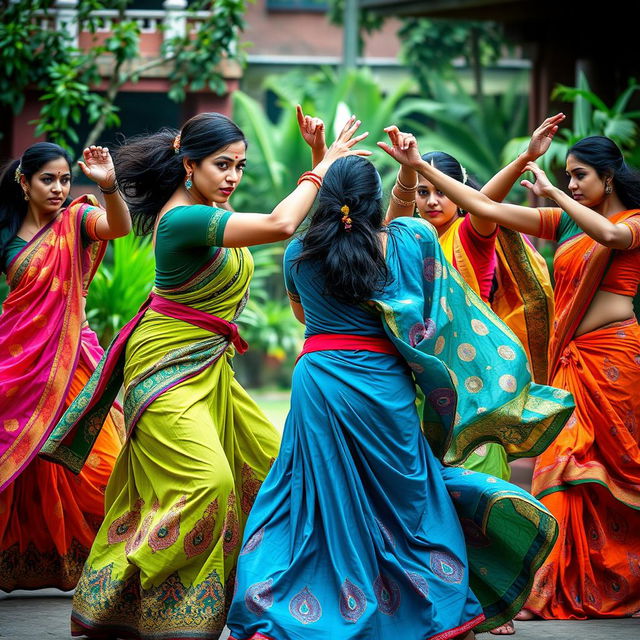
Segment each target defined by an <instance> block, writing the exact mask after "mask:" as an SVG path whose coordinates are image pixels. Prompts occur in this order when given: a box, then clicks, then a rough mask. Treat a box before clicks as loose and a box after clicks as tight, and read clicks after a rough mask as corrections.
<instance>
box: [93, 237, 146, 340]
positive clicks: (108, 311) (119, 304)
mask: <svg viewBox="0 0 640 640" xmlns="http://www.w3.org/2000/svg"><path fill="white" fill-rule="evenodd" d="M154 277H155V260H154V256H153V247H152V245H151V242H150V240H149V238H140V237H139V236H135V235H133V234H132V233H130V234H129V235H127V236H124V237H123V238H118V239H116V240H112V241H111V243H110V247H109V254H108V255H107V256H106V257H105V259H104V260H103V262H102V264H101V265H100V268H99V269H98V272H97V273H96V275H95V277H94V278H93V282H92V283H91V286H90V287H89V295H88V296H87V319H88V320H89V323H90V324H91V328H92V329H93V330H94V331H95V332H96V333H97V334H98V338H99V339H100V343H101V344H102V345H103V346H105V347H106V346H107V345H108V344H109V342H111V340H112V338H113V336H114V335H115V334H116V333H117V332H118V331H119V330H120V328H121V327H122V326H123V325H124V324H125V323H126V322H128V321H129V320H131V318H133V316H135V314H136V313H137V311H138V309H139V307H140V305H141V304H142V303H143V302H144V301H145V299H146V298H147V296H148V295H149V291H150V290H151V287H152V285H153V280H154Z"/></svg>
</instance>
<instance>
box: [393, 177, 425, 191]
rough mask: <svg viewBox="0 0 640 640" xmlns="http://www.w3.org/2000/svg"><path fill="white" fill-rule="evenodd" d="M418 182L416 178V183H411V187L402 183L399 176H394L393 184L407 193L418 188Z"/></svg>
mask: <svg viewBox="0 0 640 640" xmlns="http://www.w3.org/2000/svg"><path fill="white" fill-rule="evenodd" d="M418 184H419V181H417V180H416V183H415V184H414V185H413V187H407V185H406V184H403V183H402V181H401V180H400V177H399V176H396V184H395V186H396V187H398V189H400V191H406V192H407V193H409V192H411V191H415V190H416V189H417V188H418Z"/></svg>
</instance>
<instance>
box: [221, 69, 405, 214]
mask: <svg viewBox="0 0 640 640" xmlns="http://www.w3.org/2000/svg"><path fill="white" fill-rule="evenodd" d="M265 87H266V88H267V89H270V90H271V91H273V92H274V93H275V94H276V95H277V97H278V101H279V105H280V106H281V108H282V111H281V113H280V115H279V117H278V119H277V121H276V122H275V123H272V122H271V121H270V120H269V118H268V117H267V115H266V114H265V112H264V109H263V108H262V106H261V105H260V104H259V103H258V102H256V101H255V100H253V99H252V98H250V97H249V96H247V95H246V94H244V93H242V92H241V91H236V92H234V94H233V117H234V120H235V121H236V122H237V123H238V125H239V126H240V127H241V128H242V129H243V131H244V132H245V134H246V136H247V138H248V140H249V163H248V167H247V171H246V174H245V177H244V179H243V181H242V183H241V185H240V188H239V189H238V192H237V193H236V195H234V201H233V204H234V207H235V208H236V209H238V210H239V211H255V210H259V211H269V210H271V209H272V208H273V207H274V206H275V205H276V204H277V203H278V202H279V201H280V200H282V199H283V198H284V197H285V196H286V195H288V194H289V193H290V192H291V191H292V190H293V189H294V187H295V184H296V181H297V179H298V178H299V177H300V174H301V173H302V172H303V171H306V170H307V169H309V168H310V163H311V152H310V150H309V147H308V146H307V145H306V144H305V142H304V140H302V137H301V136H300V133H299V130H298V124H297V121H296V114H295V105H296V104H298V103H300V104H302V107H303V109H304V110H305V112H307V113H310V114H312V115H314V116H317V117H320V118H322V119H323V120H324V121H325V124H326V131H327V133H326V135H327V144H330V143H331V141H332V139H333V137H334V133H336V131H335V129H336V127H341V126H342V125H343V124H344V122H345V121H346V119H347V117H348V116H349V115H350V114H351V113H355V114H357V115H358V118H360V120H362V126H361V127H360V130H361V131H370V132H371V135H370V137H369V138H368V139H367V140H366V141H365V142H364V143H362V144H361V146H362V147H364V148H368V149H371V150H372V151H374V152H375V163H376V166H377V167H378V169H379V170H380V171H381V172H382V173H383V175H386V176H387V178H386V182H387V183H389V182H390V180H391V179H392V177H391V176H392V173H393V172H395V171H396V168H397V165H396V163H395V162H394V161H393V160H392V159H391V158H389V157H388V156H387V155H386V154H385V153H384V152H382V151H379V149H378V147H377V146H376V144H375V143H376V141H377V140H380V139H382V135H383V131H382V130H383V128H384V127H386V126H388V125H389V124H392V123H393V122H397V118H396V116H397V114H398V108H399V105H400V102H401V100H402V99H403V98H404V96H405V95H406V93H407V92H408V90H409V88H410V82H409V81H407V82H406V83H401V84H400V86H399V87H398V88H397V89H396V90H395V91H394V92H392V93H390V94H389V95H385V93H384V92H383V90H382V88H381V87H380V86H379V84H378V83H377V81H376V80H375V79H374V77H373V76H372V74H371V72H370V71H369V70H368V69H360V70H357V71H349V72H347V73H336V72H335V71H333V70H331V69H324V70H323V71H321V72H319V73H317V74H314V75H313V76H304V75H303V74H302V72H293V73H291V74H286V75H284V76H277V77H275V76H274V77H271V78H268V79H267V80H266V82H265Z"/></svg>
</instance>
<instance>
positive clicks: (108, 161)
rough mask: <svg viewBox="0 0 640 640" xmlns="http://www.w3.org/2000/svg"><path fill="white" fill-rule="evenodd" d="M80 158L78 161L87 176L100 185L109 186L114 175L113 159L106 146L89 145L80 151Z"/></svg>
mask: <svg viewBox="0 0 640 640" xmlns="http://www.w3.org/2000/svg"><path fill="white" fill-rule="evenodd" d="M82 159H83V160H84V162H83V161H82V160H81V161H79V162H78V164H79V165H80V168H81V169H82V171H83V173H84V175H85V176H87V178H89V179H90V180H93V181H94V182H96V183H98V184H99V185H100V186H102V187H110V186H111V185H112V184H113V182H114V180H115V176H116V172H115V169H114V167H113V159H112V158H111V154H110V153H109V149H108V148H107V147H98V146H95V145H93V146H91V147H87V148H86V149H85V150H84V151H83V152H82Z"/></svg>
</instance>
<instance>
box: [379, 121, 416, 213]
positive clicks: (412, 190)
mask: <svg viewBox="0 0 640 640" xmlns="http://www.w3.org/2000/svg"><path fill="white" fill-rule="evenodd" d="M385 131H387V133H388V134H389V139H390V140H391V144H393V146H395V147H398V148H399V149H402V150H404V151H406V150H407V149H408V148H409V146H410V143H411V141H412V140H413V141H414V142H415V137H414V136H413V134H411V133H403V132H402V131H400V130H399V129H398V127H396V126H395V125H394V126H392V127H387V129H385ZM417 188H418V174H417V173H416V172H415V171H414V170H413V169H412V168H411V167H409V166H408V165H404V164H401V165H400V168H399V169H398V175H397V176H396V181H395V184H394V185H393V187H391V199H390V200H389V206H388V208H387V214H386V216H385V222H386V223H389V222H391V221H392V220H395V218H400V217H402V216H412V215H413V212H414V211H415V208H416V189H417Z"/></svg>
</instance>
